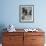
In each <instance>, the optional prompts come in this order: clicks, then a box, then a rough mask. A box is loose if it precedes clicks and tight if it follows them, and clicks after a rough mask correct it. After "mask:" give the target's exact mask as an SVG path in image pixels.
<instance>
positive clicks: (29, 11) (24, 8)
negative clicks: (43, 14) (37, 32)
mask: <svg viewBox="0 0 46 46" xmlns="http://www.w3.org/2000/svg"><path fill="white" fill-rule="evenodd" d="M19 21H20V22H34V5H20V6H19Z"/></svg>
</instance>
